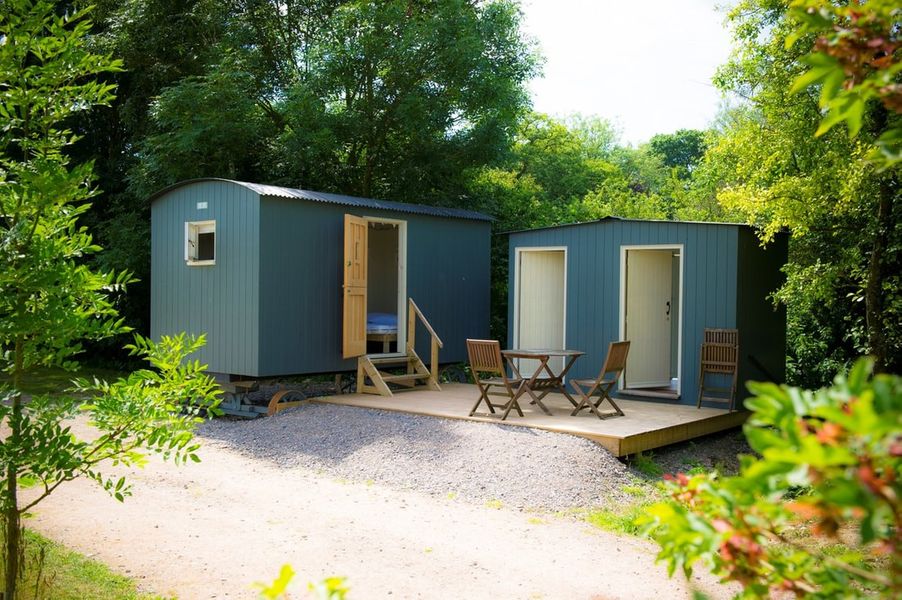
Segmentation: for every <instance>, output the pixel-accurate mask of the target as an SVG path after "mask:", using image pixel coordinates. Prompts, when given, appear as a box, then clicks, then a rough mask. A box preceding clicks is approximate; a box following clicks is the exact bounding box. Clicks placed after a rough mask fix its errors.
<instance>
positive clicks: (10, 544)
mask: <svg viewBox="0 0 902 600" xmlns="http://www.w3.org/2000/svg"><path fill="white" fill-rule="evenodd" d="M19 306H20V308H21V307H22V306H24V303H22V302H20V304H19ZM24 366H25V343H24V340H23V339H22V338H21V336H20V337H18V338H17V339H16V346H15V359H14V362H13V373H12V375H13V405H12V412H11V413H10V416H9V430H10V431H9V443H10V445H11V446H12V450H13V452H12V454H13V456H15V453H16V451H17V450H18V448H19V437H20V435H21V430H22V392H21V390H22V371H23V370H24ZM0 500H2V502H0V506H2V507H3V521H4V525H5V530H6V531H5V533H6V557H5V558H6V578H5V579H6V580H5V584H6V585H5V593H4V594H3V600H15V598H16V583H17V582H18V581H19V569H20V568H21V565H20V564H19V553H20V552H21V547H22V527H21V523H20V522H19V519H20V514H19V466H18V465H17V464H16V463H15V461H10V462H9V464H7V465H6V489H5V490H0Z"/></svg>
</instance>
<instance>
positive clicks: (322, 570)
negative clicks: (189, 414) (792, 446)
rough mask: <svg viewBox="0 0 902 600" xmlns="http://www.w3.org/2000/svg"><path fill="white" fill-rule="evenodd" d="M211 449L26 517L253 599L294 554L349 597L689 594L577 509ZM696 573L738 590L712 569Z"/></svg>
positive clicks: (302, 566)
mask: <svg viewBox="0 0 902 600" xmlns="http://www.w3.org/2000/svg"><path fill="white" fill-rule="evenodd" d="M201 457H202V459H203V462H202V463H200V464H191V465H188V466H185V467H174V466H172V465H171V464H165V463H162V462H161V461H158V460H151V462H150V464H149V465H147V466H146V467H145V468H144V469H140V470H137V471H136V472H133V473H132V474H131V475H130V480H131V482H132V484H133V485H134V495H133V496H132V497H130V498H127V499H126V501H125V502H124V503H119V502H116V501H115V500H113V499H111V498H110V497H109V496H107V495H106V494H105V493H104V492H103V491H102V490H100V489H99V488H97V486H96V485H93V484H90V483H89V482H87V481H77V482H73V483H70V484H68V485H67V486H64V487H61V488H60V489H59V490H58V491H57V492H56V493H55V494H54V495H53V496H52V497H51V498H50V499H48V500H47V501H45V503H42V504H41V505H40V506H39V507H38V509H37V510H36V516H35V517H34V518H33V519H30V520H29V522H28V523H27V526H28V527H31V528H34V529H37V530H38V531H40V532H42V533H44V534H45V535H47V536H48V537H51V538H53V539H55V540H58V541H60V542H62V543H64V544H66V545H68V546H69V547H71V548H73V549H76V550H78V551H80V552H82V553H84V554H86V555H88V556H91V557H93V558H96V559H98V560H100V561H102V562H104V563H106V564H108V565H110V566H111V567H112V568H113V569H115V570H117V571H119V572H121V573H124V574H127V575H129V576H131V577H134V578H136V579H137V580H138V581H139V582H140V586H141V588H142V589H143V590H145V591H152V592H154V593H157V594H163V595H170V596H177V597H178V598H181V599H183V600H186V599H193V598H255V597H256V592H255V591H254V589H253V587H252V584H253V582H255V581H271V580H272V579H273V578H275V577H276V575H278V572H279V569H280V567H281V565H283V564H285V563H289V564H291V565H292V567H293V568H294V569H295V571H297V572H298V575H297V577H296V578H297V580H298V581H299V582H301V583H304V586H303V588H301V587H300V586H299V588H298V589H304V588H306V582H307V581H313V580H320V579H322V578H324V577H327V576H332V575H339V576H343V577H346V578H347V583H348V585H349V586H350V588H351V593H350V598H353V599H368V598H474V599H475V598H493V599H496V598H528V599H542V598H567V599H570V598H629V599H641V598H649V599H652V598H653V599H656V600H661V599H665V598H666V599H671V598H688V597H691V591H690V587H689V586H688V585H687V583H686V582H685V580H684V579H683V577H682V576H681V575H677V576H676V577H674V579H668V578H667V574H666V571H665V568H664V566H663V565H655V564H654V553H655V548H656V547H655V546H654V544H652V543H650V542H646V541H643V540H637V539H633V538H629V537H619V536H616V535H613V534H610V533H606V532H603V531H599V530H597V529H594V528H592V527H590V526H588V525H586V524H584V523H581V522H579V521H577V520H575V519H568V518H562V517H554V516H549V515H536V514H530V513H524V512H518V511H515V510H509V509H506V508H504V507H501V508H491V507H487V506H477V505H472V504H466V503H464V502H461V501H458V500H455V499H453V498H450V497H449V498H433V497H428V496H425V495H422V494H418V493H414V492H405V491H399V490H393V489H388V488H384V487H380V486H378V485H366V484H357V483H347V482H341V481H336V480H333V479H329V478H327V477H325V476H322V475H317V474H316V473H312V472H310V471H302V470H288V469H280V468H276V467H274V466H271V465H270V464H268V463H265V462H261V461H258V460H256V459H250V458H247V457H243V456H241V455H239V454H237V453H235V452H232V451H230V450H226V449H223V448H220V447H214V446H210V445H207V446H205V447H204V448H203V450H202V453H201ZM693 585H694V586H696V587H698V588H699V589H701V590H703V591H705V592H706V593H707V594H709V595H710V596H711V597H713V598H726V597H729V596H730V595H731V594H730V593H729V590H728V589H727V588H725V587H723V586H721V585H719V584H718V583H716V581H715V580H714V579H713V578H711V577H710V576H708V575H707V574H698V575H696V578H695V580H694V581H693ZM734 591H735V590H734ZM296 597H303V596H302V595H298V596H296Z"/></svg>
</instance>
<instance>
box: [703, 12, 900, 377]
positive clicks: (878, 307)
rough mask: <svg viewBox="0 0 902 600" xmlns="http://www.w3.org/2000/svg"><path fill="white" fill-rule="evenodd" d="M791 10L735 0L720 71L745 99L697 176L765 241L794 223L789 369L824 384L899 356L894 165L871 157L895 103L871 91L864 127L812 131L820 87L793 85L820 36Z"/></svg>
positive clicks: (892, 365)
mask: <svg viewBox="0 0 902 600" xmlns="http://www.w3.org/2000/svg"><path fill="white" fill-rule="evenodd" d="M870 5H871V3H867V4H865V5H863V6H864V8H863V9H862V10H863V11H865V12H867V11H868V10H870V9H869V7H870ZM795 14H796V13H794V12H788V10H787V5H786V4H785V3H782V2H773V1H771V0H745V1H744V2H740V3H739V4H738V5H737V7H736V8H735V9H734V10H733V11H732V12H731V14H730V18H731V22H732V23H733V25H734V28H735V39H736V42H737V46H736V49H735V51H734V55H733V58H732V59H731V61H730V62H729V63H728V64H727V65H725V66H724V67H722V68H721V69H720V71H719V72H718V76H717V78H716V82H717V83H718V85H720V87H722V88H723V89H725V90H730V91H732V92H735V93H737V94H739V95H741V96H742V97H744V98H745V99H746V104H745V105H744V106H742V107H739V108H737V109H735V110H733V111H731V113H730V115H729V119H727V120H726V121H725V123H724V125H723V127H722V128H721V129H720V131H718V132H716V133H715V134H713V135H712V136H711V139H710V141H709V147H708V150H707V152H706V154H705V158H704V160H703V161H702V163H701V165H700V166H699V167H698V169H697V170H696V172H695V173H694V175H693V177H694V179H695V178H698V183H699V185H702V182H703V180H707V183H704V184H703V187H706V188H707V190H708V191H709V193H713V194H714V195H715V197H716V199H717V202H718V204H719V205H721V207H722V209H723V210H724V211H725V212H726V213H727V214H728V215H730V216H732V218H735V219H738V220H743V221H745V222H748V223H750V224H752V225H755V226H756V227H757V228H758V229H759V231H760V234H761V238H762V241H763V242H765V243H766V242H767V241H768V240H769V239H770V238H771V237H772V236H773V235H774V234H776V233H777V232H778V231H782V230H784V229H788V230H789V231H790V232H791V234H792V238H791V242H790V264H789V265H788V266H787V270H786V273H787V282H786V285H785V286H784V287H783V288H782V289H781V290H780V291H779V292H778V293H777V294H776V299H778V300H780V301H782V302H785V303H786V305H787V309H788V310H787V315H788V321H789V332H790V336H789V342H790V343H789V347H788V349H787V351H788V355H789V356H788V358H789V367H790V369H789V372H790V378H791V380H794V381H797V382H806V383H808V384H810V385H822V384H823V383H824V382H825V381H826V380H827V378H826V374H827V373H829V372H831V371H832V370H833V369H834V368H835V367H836V366H837V365H846V364H848V362H849V361H851V360H852V358H853V357H854V356H857V355H860V354H864V353H872V354H874V355H875V356H876V357H877V367H878V369H881V370H887V371H897V370H898V369H899V368H900V362H899V361H900V360H902V329H900V328H899V327H898V326H897V325H898V323H902V313H900V312H899V311H900V309H902V303H900V298H899V294H898V290H899V289H900V284H902V282H900V280H899V279H898V277H899V273H900V272H902V270H900V268H899V267H900V253H899V251H900V248H902V228H900V227H899V225H898V224H899V223H900V222H902V220H900V217H902V215H900V214H899V211H900V208H899V205H898V202H897V197H898V190H899V180H898V176H899V172H898V169H896V168H890V169H883V170H880V169H879V168H877V167H876V166H875V164H874V163H873V162H872V160H871V158H870V157H871V155H872V153H873V147H874V146H873V144H874V143H875V140H877V139H879V137H880V136H881V135H882V134H883V133H884V132H885V131H886V130H887V127H889V126H890V125H891V124H892V123H893V122H898V119H899V115H898V114H889V113H887V111H886V109H885V107H883V106H882V105H878V104H876V103H867V104H866V105H865V108H864V114H863V117H862V125H861V128H860V131H859V132H858V135H857V137H854V138H850V137H849V136H848V135H846V133H845V132H843V131H840V130H839V129H837V128H833V129H831V130H829V131H823V132H821V135H818V136H816V135H815V133H817V132H818V128H819V126H820V124H821V122H822V116H823V115H822V112H821V104H820V102H821V94H820V93H819V91H820V90H819V89H817V87H815V88H810V87H808V88H804V90H802V91H797V89H798V86H797V85H796V82H797V81H800V79H799V78H800V77H802V76H803V75H804V74H805V73H807V72H808V71H809V66H808V64H807V63H806V61H807V60H808V58H807V57H808V56H809V55H810V53H809V52H808V48H811V47H812V46H807V45H806V44H805V43H803V42H802V41H801V40H802V39H803V38H804V40H807V41H808V42H809V43H811V44H813V43H814V39H813V35H814V34H813V33H812V32H808V30H806V29H804V27H803V26H802V25H801V24H800V22H799V21H797V20H796V19H795V17H794V15H795ZM839 26H840V24H837V27H839ZM800 28H802V29H801V31H802V32H803V33H802V34H801V35H802V37H801V38H800V37H799V36H800ZM792 40H799V41H797V42H796V43H794V44H793V43H789V44H788V43H787V41H790V42H791V41H792ZM818 374H819V376H816V375H818Z"/></svg>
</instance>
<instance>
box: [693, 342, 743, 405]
mask: <svg viewBox="0 0 902 600" xmlns="http://www.w3.org/2000/svg"><path fill="white" fill-rule="evenodd" d="M738 371H739V330H737V329H705V337H704V341H703V342H702V348H701V356H700V359H699V374H698V402H697V403H696V406H697V407H698V408H701V406H702V402H719V403H722V404H729V406H730V411H732V410H733V405H734V403H735V400H736V383H737V378H738V376H739V372H738ZM709 375H714V376H721V377H730V380H731V384H730V387H714V386H709V385H707V376H709ZM711 393H714V394H715V395H713V396H712V395H710V394H711ZM717 394H726V395H717Z"/></svg>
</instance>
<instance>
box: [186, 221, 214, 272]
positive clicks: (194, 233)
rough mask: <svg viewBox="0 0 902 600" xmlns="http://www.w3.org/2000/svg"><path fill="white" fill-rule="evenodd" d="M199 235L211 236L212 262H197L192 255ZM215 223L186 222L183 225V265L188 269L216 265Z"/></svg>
mask: <svg viewBox="0 0 902 600" xmlns="http://www.w3.org/2000/svg"><path fill="white" fill-rule="evenodd" d="M201 233H212V234H213V260H197V259H196V258H194V253H195V251H196V248H197V237H198V236H199V235H200V234H201ZM216 238H217V236H216V221H188V222H186V223H185V263H186V264H187V265H188V266H189V267H202V266H206V265H215V264H216V253H217V252H216V245H217V244H216Z"/></svg>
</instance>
